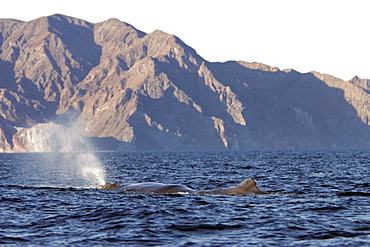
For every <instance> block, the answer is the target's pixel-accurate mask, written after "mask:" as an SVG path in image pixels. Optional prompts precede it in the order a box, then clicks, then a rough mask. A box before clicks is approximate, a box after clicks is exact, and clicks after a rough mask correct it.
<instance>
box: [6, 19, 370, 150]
mask: <svg viewBox="0 0 370 247" xmlns="http://www.w3.org/2000/svg"><path fill="white" fill-rule="evenodd" d="M367 83H368V81H366V80H362V79H360V78H356V77H354V79H352V80H350V81H344V80H341V79H339V78H336V77H334V76H330V75H325V74H321V73H318V72H310V73H304V74H302V73H299V72H297V71H294V70H292V69H289V70H280V69H279V68H277V67H272V66H269V65H265V64H262V63H257V62H252V63H250V62H244V61H227V62H224V63H220V62H209V61H207V60H205V59H203V58H202V57H201V56H200V55H199V54H197V52H196V51H195V50H194V49H193V48H191V47H190V46H188V45H186V44H185V43H184V42H183V41H181V39H180V38H178V37H176V36H174V35H171V34H168V33H165V32H163V31H160V30H155V31H153V32H151V33H149V34H146V33H144V32H141V31H139V30H137V29H136V28H134V27H133V26H131V25H130V24H127V23H124V22H121V21H119V20H117V19H108V20H107V21H104V22H99V23H95V24H92V23H89V22H86V21H84V20H81V19H77V18H73V17H68V16H64V15H60V14H56V15H52V16H47V17H40V18H38V19H35V20H33V21H30V22H22V21H16V20H4V19H0V114H1V116H0V151H2V152H18V151H26V152H33V151H40V150H41V151H68V149H66V148H65V147H60V145H57V143H70V142H65V140H61V138H62V137H63V136H60V135H57V134H56V133H57V130H58V129H59V130H60V131H61V133H71V132H69V131H67V130H66V129H65V128H66V123H68V124H67V125H68V126H69V127H71V126H72V124H71V122H72V120H73V122H75V125H73V126H74V127H73V130H74V131H76V132H79V134H80V135H82V136H88V137H90V138H88V139H90V141H92V142H94V143H95V144H96V148H97V149H104V150H105V149H107V150H246V149H292V148H296V149H310V148H368V147H370V141H368V140H370V139H369V137H370V127H369V121H368V119H369V115H370V112H369V111H370V109H369V107H368V105H369V100H370V96H369V94H368V92H367V90H368V88H367ZM56 119H63V120H56ZM71 128H72V127H71ZM46 132H48V134H49V132H50V133H55V134H54V135H52V134H50V137H49V139H47V138H45V136H49V135H46ZM53 138H55V140H51V139H53ZM58 138H59V139H58ZM75 140H76V147H73V145H71V149H72V150H76V148H82V149H83V148H85V147H86V146H87V145H85V144H84V145H82V144H81V142H82V141H81V138H76V139H75ZM37 141H40V142H42V143H53V144H50V145H49V146H45V145H46V144H45V145H44V144H42V145H41V144H39V143H37V144H36V143H35V142H37ZM35 147H37V150H36V149H35Z"/></svg>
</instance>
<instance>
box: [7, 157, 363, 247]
mask: <svg viewBox="0 0 370 247" xmlns="http://www.w3.org/2000/svg"><path fill="white" fill-rule="evenodd" d="M77 155H78V154H1V155H0V174H1V178H2V179H1V182H0V191H1V194H0V200H1V202H0V209H1V210H0V222H1V228H0V244H1V245H4V244H14V245H17V246H27V245H47V246H63V245H74V246H84V245H88V246H91V245H95V246H162V245H163V246H226V245H229V246H249V245H255V246H318V245H319V246H370V178H369V177H370V176H369V175H370V169H369V159H368V157H369V155H370V151H367V150H366V151H363V150H357V151H263V152H258V151H251V152H190V153H98V154H96V155H97V158H98V159H99V160H100V161H101V162H102V163H103V164H104V165H105V166H106V168H107V179H108V180H109V181H111V182H122V183H130V182H163V183H178V184H184V185H186V186H189V187H191V188H193V189H199V190H207V189H214V188H226V187H232V186H235V185H237V184H238V183H239V182H241V181H242V180H243V179H245V178H247V177H252V178H254V179H255V180H256V181H257V184H258V187H259V188H260V189H262V190H265V191H273V192H275V193H274V194H269V195H246V196H227V195H198V194H193V195H192V194H137V193H128V192H123V191H105V190H99V189H95V188H91V187H92V186H90V185H91V184H88V182H86V181H83V179H81V178H80V177H79V176H78V170H77V169H74V168H73V167H74V166H75V165H78V164H77V163H74V162H72V160H74V158H75V156H77ZM64 156H68V159H65V157H64ZM66 160H68V162H66ZM66 163H67V164H66Z"/></svg>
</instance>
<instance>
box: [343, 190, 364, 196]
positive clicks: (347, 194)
mask: <svg viewBox="0 0 370 247" xmlns="http://www.w3.org/2000/svg"><path fill="white" fill-rule="evenodd" d="M337 195H338V196H370V193H367V192H356V191H350V192H340V193H338V194H337Z"/></svg>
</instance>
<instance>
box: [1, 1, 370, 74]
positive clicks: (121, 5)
mask: <svg viewBox="0 0 370 247" xmlns="http://www.w3.org/2000/svg"><path fill="white" fill-rule="evenodd" d="M1 1H2V4H1V5H2V7H1V8H0V18H12V19H18V20H22V21H30V20H33V19H36V18H38V17H41V16H49V15H52V14H56V13H59V14H64V15H68V16H72V17H76V18H80V19H84V20H86V21H89V22H92V23H97V22H101V21H105V20H107V19H109V18H117V19H119V20H121V21H123V22H126V23H129V24H131V25H133V26H134V27H135V28H137V29H139V30H141V31H143V32H145V33H150V32H152V31H154V30H157V29H159V30H162V31H164V32H167V33H170V34H174V35H176V36H177V37H179V38H180V39H181V40H182V41H184V42H185V43H186V44H187V45H189V46H191V47H192V48H194V49H195V50H196V51H197V53H198V54H199V55H200V56H202V57H203V58H204V59H206V60H207V61H210V62H225V61H228V60H243V61H246V62H260V63H264V64H267V65H270V66H274V67H279V68H280V69H289V68H292V69H294V70H297V71H298V72H301V73H306V72H310V71H317V72H320V73H324V74H330V75H333V76H336V77H338V78H341V79H344V80H350V79H351V78H353V77H354V76H356V75H357V76H359V77H360V78H368V79H370V35H369V33H368V32H369V27H370V25H369V24H370V18H369V17H370V1H369V0H227V1H226V0H222V1H219V0H186V1H184V0H99V1H96V0H88V1H86V0H53V1H51V0H32V1H30V0H17V1H13V0H1ZM4 2H5V3H4Z"/></svg>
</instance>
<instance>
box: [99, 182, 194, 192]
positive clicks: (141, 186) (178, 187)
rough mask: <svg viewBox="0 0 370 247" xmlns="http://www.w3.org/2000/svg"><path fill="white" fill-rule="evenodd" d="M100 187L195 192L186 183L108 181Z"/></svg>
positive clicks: (144, 190)
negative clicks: (125, 182)
mask: <svg viewBox="0 0 370 247" xmlns="http://www.w3.org/2000/svg"><path fill="white" fill-rule="evenodd" d="M100 188H101V189H105V190H125V191H137V192H144V193H181V192H182V193H193V190H192V189H190V188H189V187H187V186H185V185H178V184H162V183H135V184H126V185H125V184H123V185H122V184H119V183H106V184H105V185H103V186H101V187H100Z"/></svg>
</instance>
